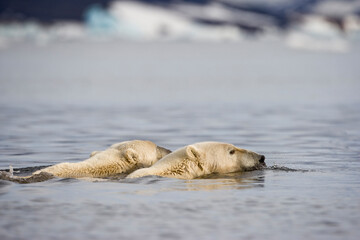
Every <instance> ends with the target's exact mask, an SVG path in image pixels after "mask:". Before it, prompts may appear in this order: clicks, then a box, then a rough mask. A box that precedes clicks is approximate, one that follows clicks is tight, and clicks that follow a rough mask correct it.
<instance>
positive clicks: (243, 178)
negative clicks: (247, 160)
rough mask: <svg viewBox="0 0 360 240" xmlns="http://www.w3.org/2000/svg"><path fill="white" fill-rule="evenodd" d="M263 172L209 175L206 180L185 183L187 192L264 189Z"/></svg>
mask: <svg viewBox="0 0 360 240" xmlns="http://www.w3.org/2000/svg"><path fill="white" fill-rule="evenodd" d="M264 183H265V175H264V173H263V171H253V172H243V173H241V172H238V173H229V174H221V175H219V174H211V175H209V176H207V177H206V178H201V179H193V180H187V181H186V187H187V190H188V191H203V190H205V191H211V190H225V189H246V188H253V187H264Z"/></svg>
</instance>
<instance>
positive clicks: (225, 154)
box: [127, 142, 261, 179]
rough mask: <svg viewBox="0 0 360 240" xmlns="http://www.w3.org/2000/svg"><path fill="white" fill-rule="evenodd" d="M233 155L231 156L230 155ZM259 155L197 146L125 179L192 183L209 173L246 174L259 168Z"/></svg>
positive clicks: (207, 144) (229, 146) (208, 144)
mask: <svg viewBox="0 0 360 240" xmlns="http://www.w3.org/2000/svg"><path fill="white" fill-rule="evenodd" d="M232 151H233V154H230V153H231V152H232ZM260 158H261V155H259V154H257V153H255V152H251V151H248V150H245V149H240V148H237V147H235V146H234V145H232V144H228V143H221V142H200V143H195V144H192V145H189V146H186V147H183V148H180V149H178V150H176V151H174V152H172V153H171V154H169V155H167V156H165V157H164V158H162V159H161V160H159V161H158V162H156V163H155V164H154V165H152V166H151V167H148V168H142V169H139V170H136V171H135V172H133V173H131V174H129V175H128V176H127V178H137V177H142V176H147V175H157V176H163V177H173V178H181V179H193V178H197V177H201V176H204V175H207V174H211V173H230V172H237V171H245V170H248V169H251V168H254V167H255V166H257V165H259V160H260Z"/></svg>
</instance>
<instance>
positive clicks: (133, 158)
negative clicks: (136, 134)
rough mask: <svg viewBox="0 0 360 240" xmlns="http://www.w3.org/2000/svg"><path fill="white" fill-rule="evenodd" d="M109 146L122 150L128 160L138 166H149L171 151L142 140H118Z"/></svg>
mask: <svg viewBox="0 0 360 240" xmlns="http://www.w3.org/2000/svg"><path fill="white" fill-rule="evenodd" d="M110 148H113V149H117V150H119V151H120V152H122V153H123V155H124V158H125V159H126V160H127V161H128V162H134V163H135V162H136V163H137V165H138V167H149V166H151V165H153V164H154V163H155V162H157V161H158V160H160V159H161V158H163V157H164V156H166V155H167V154H169V153H171V151H170V150H168V149H166V148H163V147H160V146H157V145H156V144H155V143H153V142H151V141H144V140H132V141H125V142H120V143H116V144H114V145H112V146H111V147H110Z"/></svg>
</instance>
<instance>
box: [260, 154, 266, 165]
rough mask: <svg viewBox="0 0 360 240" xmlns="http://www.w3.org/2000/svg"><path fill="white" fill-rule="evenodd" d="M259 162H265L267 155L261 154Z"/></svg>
mask: <svg viewBox="0 0 360 240" xmlns="http://www.w3.org/2000/svg"><path fill="white" fill-rule="evenodd" d="M259 162H260V163H264V162H265V156H264V155H261V156H260V160H259Z"/></svg>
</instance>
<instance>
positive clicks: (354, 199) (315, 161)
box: [0, 43, 360, 240]
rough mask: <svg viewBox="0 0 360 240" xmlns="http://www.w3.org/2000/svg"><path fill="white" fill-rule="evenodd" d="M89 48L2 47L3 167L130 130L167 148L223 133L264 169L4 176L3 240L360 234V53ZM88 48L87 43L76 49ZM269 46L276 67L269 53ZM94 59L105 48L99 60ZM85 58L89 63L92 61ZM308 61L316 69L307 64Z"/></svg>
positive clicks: (36, 161)
mask: <svg viewBox="0 0 360 240" xmlns="http://www.w3.org/2000/svg"><path fill="white" fill-rule="evenodd" d="M86 46H87V45H86V44H85V47H84V46H82V45H81V46H80V45H76V44H75V45H69V46H68V47H69V48H70V50H68V51H64V50H65V49H67V48H65V47H64V45H63V44H59V45H55V46H50V47H45V48H34V49H31V48H30V47H29V46H19V48H17V49H12V51H10V50H7V51H5V52H2V53H0V63H1V65H0V66H1V68H2V69H1V70H2V71H1V73H0V74H1V77H2V78H1V81H2V82H1V84H2V86H3V89H2V90H1V91H2V93H3V94H2V96H1V98H0V99H1V100H2V101H1V104H0V169H7V168H9V165H10V164H11V165H12V166H13V167H14V168H24V167H36V166H44V165H52V164H56V163H59V162H63V161H69V162H76V161H80V160H83V159H86V158H87V157H88V155H89V154H90V153H91V152H92V151H94V150H102V149H105V148H107V147H108V146H110V145H111V144H113V143H115V142H120V141H124V140H129V139H148V140H151V141H154V142H156V143H157V144H158V145H160V146H163V147H166V148H169V149H172V150H175V149H177V148H179V147H182V146H184V145H187V144H191V143H194V142H198V141H223V142H229V143H233V144H235V145H237V146H239V147H242V148H246V149H250V150H253V151H256V152H259V153H261V154H264V155H265V156H266V162H267V165H268V167H269V168H268V169H264V170H259V171H253V172H247V173H232V174H226V175H222V176H219V175H212V176H209V178H206V179H194V180H179V179H168V178H161V177H154V176H149V177H144V178H140V179H131V180H124V179H107V180H106V181H95V182H94V181H85V180H78V179H59V178H54V179H51V180H49V181H45V182H39V183H32V184H17V183H12V182H8V181H2V180H0V238H1V239H4V240H8V239H14V240H15V239H17V240H18V239H28V238H29V237H31V238H35V239H50V238H51V239H105V238H116V239H289V238H291V239H305V238H308V239H357V237H358V236H359V235H360V230H359V226H360V175H359V171H360V162H359V160H360V125H359V122H360V107H359V106H360V104H359V103H360V101H359V97H358V95H354V94H353V93H356V92H358V90H359V89H358V86H359V83H358V79H359V76H360V75H359V70H358V68H356V67H355V66H356V65H357V64H356V63H355V62H354V61H353V60H354V59H355V60H356V59H357V60H358V58H359V57H358V56H359V55H356V54H355V53H356V52H355V53H349V54H348V55H332V54H326V53H324V54H318V55H316V54H314V53H303V52H294V51H289V50H286V49H283V48H281V47H278V48H277V50H276V51H274V50H273V48H272V47H265V46H264V45H261V44H260V43H259V45H252V44H249V45H248V46H247V47H248V48H246V47H245V48H243V47H239V46H235V45H218V46H217V48H214V46H215V45H205V46H204V45H199V46H198V47H197V46H196V45H191V46H190V45H186V44H185V45H183V44H180V45H176V44H174V45H166V46H165V48H161V47H160V46H159V45H155V48H154V45H150V46H149V45H146V44H145V45H131V44H130V50H127V51H128V52H126V51H123V52H122V53H123V55H121V54H117V55H116V57H114V56H115V55H113V54H112V52H111V51H110V49H112V48H113V49H115V50H116V49H117V50H119V49H122V50H124V49H125V47H124V46H123V45H121V44H120V45H116V46H113V45H110V46H111V47H112V48H111V47H109V46H108V45H101V44H100V45H93V44H90V46H87V48H86ZM93 46H95V48H92V47H93ZM99 46H101V47H99ZM127 47H129V45H127ZM138 48H140V50H141V51H142V53H141V54H142V55H143V58H140V55H141V54H140V53H139V52H140V50H138V51H135V49H138ZM259 48H260V50H259ZM83 49H87V50H88V51H89V52H87V53H83V54H80V53H81V52H82V50H83ZM126 49H128V48H126ZM131 49H132V50H131ZM154 49H162V50H164V52H162V51H159V52H158V51H155V50H154ZM191 49H192V50H193V53H191V52H189V50H191ZM71 50H72V51H71ZM100 50H101V51H100ZM144 50H147V51H144ZM169 51H170V52H169ZM197 51H200V53H201V54H200V53H199V52H197ZM238 53H239V54H238ZM240 53H248V54H247V55H246V54H245V56H244V55H241V54H240ZM273 53H278V55H277V58H278V60H279V61H280V62H281V63H282V67H280V66H277V65H276V64H275V63H274V62H272V61H270V60H269V59H271V58H270V56H272V54H273ZM133 54H135V56H134V55H133ZM95 55H99V56H102V57H103V56H108V57H109V58H103V62H101V63H100V65H101V66H100V67H99V66H97V67H96V62H97V60H94V58H93V57H94V56H95ZM191 56H192V57H191ZM216 56H220V57H221V58H222V59H225V60H224V61H220V60H219V58H216ZM70 57H73V61H72V64H73V65H74V68H72V67H71V66H70V65H71V64H69V62H67V61H66V60H68V59H70ZM30 59H31V61H30ZM151 59H157V61H154V62H152V61H151ZM113 60H119V61H118V63H124V64H125V66H134V64H135V63H138V66H140V68H139V69H142V70H143V71H135V70H134V68H131V69H129V70H128V71H125V70H126V67H125V68H121V67H120V66H122V65H121V64H120V65H119V69H117V68H116V66H117V65H116V64H115V63H114V61H113ZM186 60H188V61H186ZM190 60H191V61H190ZM82 63H84V64H85V66H90V67H89V68H87V69H86V71H85V70H84V69H83V68H81V66H82V65H81V64H82ZM157 63H158V64H159V65H157ZM230 63H232V64H233V65H230V66H229V64H230ZM239 63H241V64H240V65H242V66H244V67H243V68H240V67H239V66H240V65H237V64H239ZM301 63H304V64H305V65H301ZM324 63H325V65H324ZM126 64H127V65H126ZM178 64H180V69H177V67H176V66H178ZM194 64H199V65H197V67H195V66H194ZM16 66H17V67H18V68H17V67H16ZM91 66H92V67H91ZM310 66H315V67H316V68H314V69H313V70H312V71H313V72H311V71H306V72H304V67H305V68H306V69H308V68H309V69H310ZM327 66H330V67H327ZM336 66H337V67H339V69H335V68H334V67H336ZM214 68H216V70H214ZM16 69H20V70H21V71H20V70H18V71H16ZM57 69H58V70H59V71H57ZM104 69H105V70H106V71H105V70H104ZM162 69H164V71H161V70H162ZM206 69H209V70H208V71H207V70H206ZM259 69H260V70H261V71H260V70H259ZM102 70H104V71H103V72H102ZM150 70H151V71H150ZM60 73H61V74H60ZM271 74H272V75H271ZM112 76H113V78H112ZM222 76H223V77H224V79H222ZM264 76H268V78H265V79H264V78H262V77H264ZM72 77H73V78H74V79H75V80H74V82H71V81H70V80H71V78H72ZM99 77H102V78H99ZM309 77H312V79H309ZM341 77H343V78H341ZM27 78H28V79H27ZM168 78H169V79H168ZM288 78H289V79H290V80H288V81H287V79H288ZM302 78H304V81H301V79H302ZM79 79H82V80H81V81H80V80H79ZM103 79H104V80H103ZM116 79H118V80H116ZM129 79H131V81H130V80H129ZM156 79H157V80H156ZM181 79H183V80H184V81H183V82H179V81H180V80H181ZM155 80H156V81H158V82H156V81H155ZM101 81H104V82H102V83H101ZM154 81H155V82H154ZM134 82H135V83H134ZM147 82H151V84H149V86H150V87H149V86H148V85H141V86H142V87H141V88H139V89H140V90H139V92H137V91H136V89H135V87H134V86H136V84H144V83H147ZM204 83H207V85H206V86H207V88H202V87H201V86H202V85H203V84H204ZM53 84H54V85H53ZM91 84H92V85H91ZM154 84H155V85H154ZM172 84H173V85H172ZM101 85H103V86H104V87H103V88H101V89H98V91H96V89H97V87H99V86H101ZM54 86H58V87H57V88H56V87H55V88H54ZM174 86H175V87H174ZM177 86H182V87H181V88H180V87H179V88H178V90H175V88H176V87H177ZM192 86H193V88H192ZM4 89H5V90H4ZM202 89H207V90H206V91H205V90H204V92H202V91H201V90H202ZM27 90H28V91H27ZM107 90H108V91H107ZM106 93H108V94H106ZM217 93H218V94H217ZM334 93H336V94H334ZM117 94H118V95H117ZM195 94H197V95H196V96H195V97H194V95H195ZM172 95H173V96H174V98H172V97H171V96H172ZM149 96H153V98H149ZM126 99H130V100H129V101H125V100H126ZM147 99H149V100H147ZM47 100H48V101H47ZM293 170H295V171H293Z"/></svg>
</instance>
